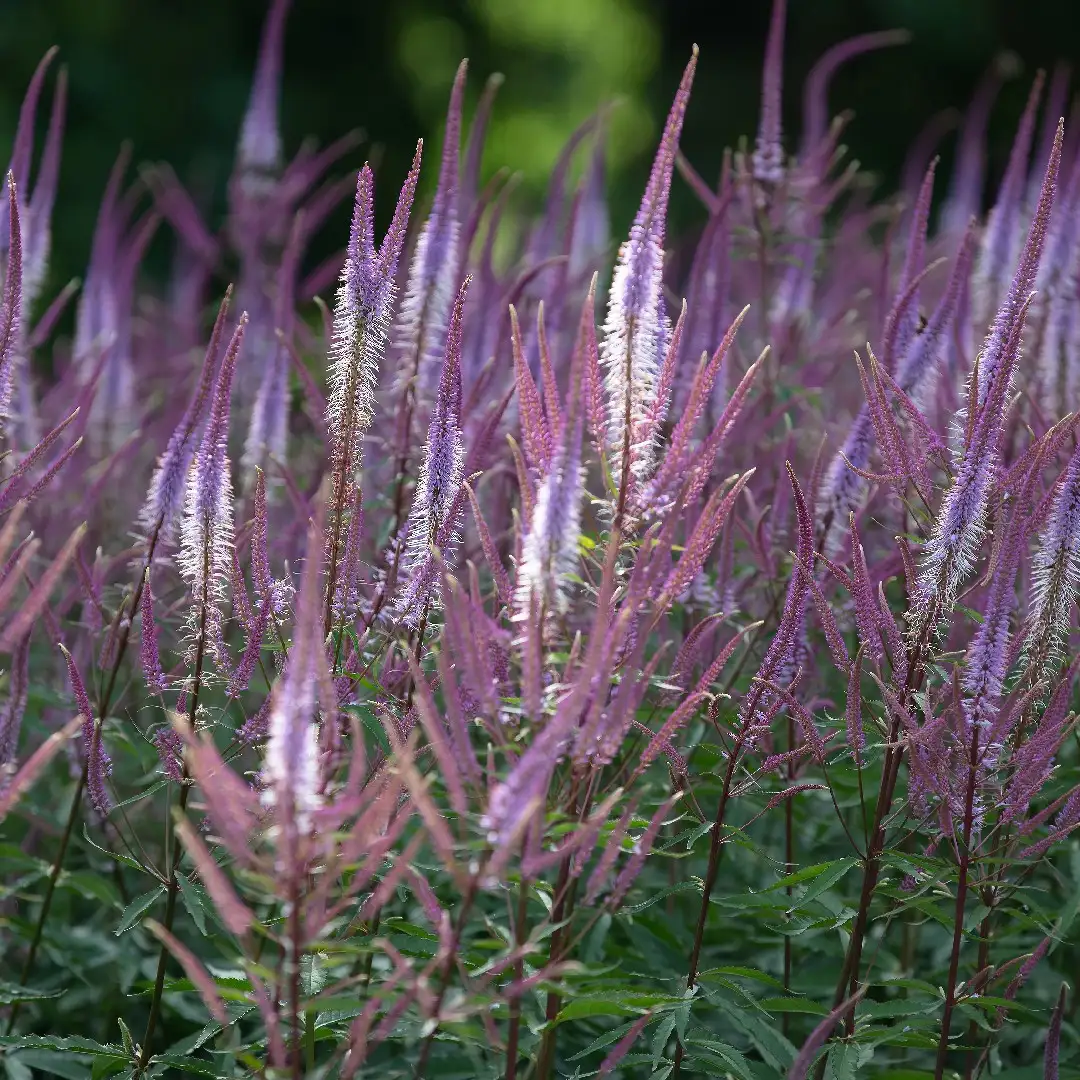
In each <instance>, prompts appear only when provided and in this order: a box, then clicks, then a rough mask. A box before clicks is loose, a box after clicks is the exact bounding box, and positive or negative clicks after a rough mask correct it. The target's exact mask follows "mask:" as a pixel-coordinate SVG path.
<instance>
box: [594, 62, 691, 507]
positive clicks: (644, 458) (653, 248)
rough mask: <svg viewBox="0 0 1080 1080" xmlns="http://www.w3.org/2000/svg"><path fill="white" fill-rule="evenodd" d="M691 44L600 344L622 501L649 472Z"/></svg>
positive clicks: (626, 502)
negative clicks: (667, 237) (668, 237)
mask: <svg viewBox="0 0 1080 1080" xmlns="http://www.w3.org/2000/svg"><path fill="white" fill-rule="evenodd" d="M697 57H698V53H697V46H695V47H694V51H693V55H692V56H691V58H690V62H689V63H688V64H687V65H686V70H685V71H684V72H683V77H682V81H681V82H680V84H679V89H678V92H677V93H676V95H675V101H674V103H673V104H672V106H671V112H670V113H669V114H668V119H667V123H666V125H665V127H664V133H663V135H662V137H661V139H660V146H659V149H658V150H657V153H656V158H655V160H654V161H653V167H652V172H651V173H650V176H649V182H648V185H647V187H646V188H645V195H644V198H643V199H642V202H641V208H640V209H639V210H638V213H637V217H636V218H635V219H634V224H633V225H632V226H631V229H630V237H629V239H628V240H627V241H626V243H625V244H623V246H622V247H621V248H620V250H619V259H618V262H617V264H616V267H615V274H614V277H613V279H612V283H611V293H610V296H609V299H608V311H607V319H606V320H605V322H604V336H603V341H602V342H601V345H600V361H601V364H602V366H603V368H604V381H605V391H606V396H607V421H606V435H607V447H608V453H609V454H610V456H611V463H612V475H613V476H615V478H616V482H617V483H618V484H619V492H620V494H619V498H620V502H621V503H622V505H623V506H624V507H626V506H630V505H632V504H633V496H634V492H635V490H636V488H637V487H638V486H639V485H640V484H641V483H642V482H644V481H645V480H647V479H648V478H649V476H650V475H651V474H652V472H653V469H654V466H655V456H656V448H655V446H654V445H653V442H652V439H651V437H650V432H651V426H650V422H649V417H650V412H651V410H652V408H653V405H654V403H655V401H656V396H657V381H658V378H659V370H660V358H661V357H662V356H663V354H664V351H665V348H666V343H667V339H668V335H669V334H670V323H669V320H668V317H667V314H666V312H665V310H664V302H663V295H662V294H663V273H664V232H665V221H666V218H667V205H668V194H669V192H670V189H671V177H672V172H673V170H674V168H675V157H676V154H677V153H678V146H679V135H680V133H681V132H682V125H683V118H684V117H685V115H686V106H687V103H688V102H689V99H690V87H691V85H692V84H693V81H694V72H695V70H696V68H697Z"/></svg>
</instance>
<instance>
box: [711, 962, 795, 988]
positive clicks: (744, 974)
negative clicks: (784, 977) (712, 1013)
mask: <svg viewBox="0 0 1080 1080" xmlns="http://www.w3.org/2000/svg"><path fill="white" fill-rule="evenodd" d="M709 975H738V976H740V977H741V978H743V979H753V980H754V981H755V982H759V983H764V984H765V985H766V986H772V987H774V988H775V989H777V990H786V989H787V987H786V986H784V984H783V983H782V982H781V981H780V980H779V979H776V978H774V977H773V976H772V975H767V974H766V973H765V972H764V971H758V969H757V968H752V967H739V966H737V965H736V966H728V967H715V968H709V969H707V970H706V971H703V972H701V974H700V975H699V976H698V981H699V982H700V981H701V980H702V979H704V978H706V977H707V976H709Z"/></svg>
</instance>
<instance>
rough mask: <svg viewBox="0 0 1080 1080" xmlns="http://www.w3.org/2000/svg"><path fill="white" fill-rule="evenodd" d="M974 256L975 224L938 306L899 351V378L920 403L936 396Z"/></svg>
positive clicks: (897, 373) (966, 238) (910, 394)
mask: <svg viewBox="0 0 1080 1080" xmlns="http://www.w3.org/2000/svg"><path fill="white" fill-rule="evenodd" d="M974 256H975V229H974V224H972V225H969V227H968V230H967V232H966V233H965V234H964V239H963V241H962V242H961V244H960V251H959V252H958V253H957V256H956V262H955V263H953V270H952V273H951V274H950V275H949V281H948V283H947V284H946V286H945V292H944V294H943V295H942V297H941V299H940V300H939V301H938V306H937V307H936V308H935V309H934V311H933V314H932V315H931V316H930V319H929V321H928V322H927V324H926V326H925V327H923V331H922V333H921V334H917V335H915V336H914V337H912V338H911V340H910V343H909V344H908V347H907V349H906V350H905V351H903V352H898V353H897V364H896V381H897V383H898V384H899V386H900V388H901V389H902V390H903V391H904V393H906V394H907V395H908V396H909V397H910V398H911V399H912V400H913V401H914V402H915V403H916V405H919V406H922V405H923V404H925V403H926V402H927V401H929V400H930V398H931V396H932V395H933V392H934V384H935V382H936V380H937V375H938V372H939V370H940V359H941V356H942V354H943V351H944V349H945V345H946V342H947V341H948V338H949V334H950V333H951V331H952V326H953V322H954V320H955V319H956V313H957V311H958V310H959V307H960V298H961V296H962V294H963V291H964V286H965V285H966V284H967V280H968V276H969V275H970V273H971V266H972V262H973V260H974Z"/></svg>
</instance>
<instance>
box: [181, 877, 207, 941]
mask: <svg viewBox="0 0 1080 1080" xmlns="http://www.w3.org/2000/svg"><path fill="white" fill-rule="evenodd" d="M176 884H177V885H179V886H180V896H181V897H182V899H183V901H184V907H186V908H187V910H188V914H189V915H190V916H191V921H192V922H193V923H194V924H195V925H196V927H198V930H199V933H200V934H202V936H203V937H206V909H205V907H204V906H203V900H202V896H200V895H199V888H198V886H197V885H196V884H195V883H194V882H193V881H190V880H189V879H188V876H187V875H186V874H177V875H176Z"/></svg>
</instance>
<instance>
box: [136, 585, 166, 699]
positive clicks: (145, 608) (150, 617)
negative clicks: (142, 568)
mask: <svg viewBox="0 0 1080 1080" xmlns="http://www.w3.org/2000/svg"><path fill="white" fill-rule="evenodd" d="M140 614H141V615H142V637H141V638H140V641H139V662H140V664H141V665H142V671H143V679H145V680H146V688H147V690H149V691H150V693H151V694H163V693H165V672H164V671H162V670H161V652H160V650H159V649H158V628H157V623H156V622H155V620H154V597H153V595H152V594H151V592H150V568H149V567H147V568H146V575H145V577H144V579H143V590H142V598H141V601H140Z"/></svg>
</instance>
